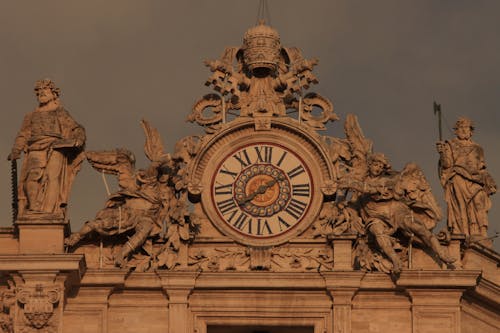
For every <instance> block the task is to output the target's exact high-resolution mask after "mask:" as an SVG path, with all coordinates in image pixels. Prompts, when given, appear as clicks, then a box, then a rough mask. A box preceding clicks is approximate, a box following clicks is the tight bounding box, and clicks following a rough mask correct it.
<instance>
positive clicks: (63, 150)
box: [8, 79, 85, 219]
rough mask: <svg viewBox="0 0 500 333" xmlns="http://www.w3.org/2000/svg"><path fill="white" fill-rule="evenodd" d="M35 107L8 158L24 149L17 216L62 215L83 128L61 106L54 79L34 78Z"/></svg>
mask: <svg viewBox="0 0 500 333" xmlns="http://www.w3.org/2000/svg"><path fill="white" fill-rule="evenodd" d="M35 93H36V96H37V98H38V107H37V108H36V109H35V111H33V112H31V113H28V114H27V115H26V116H25V117H24V121H23V124H22V127H21V129H20V130H19V133H18V134H17V137H16V139H15V143H14V146H13V147H12V152H11V153H10V155H9V157H8V159H9V160H16V159H19V158H20V156H21V153H22V152H24V154H25V157H24V160H23V163H22V167H21V175H20V181H19V190H18V200H19V201H18V204H19V216H28V215H30V216H35V217H41V215H43V216H45V217H48V216H50V217H51V218H58V219H59V218H64V217H65V211H66V210H65V208H66V206H67V204H68V197H69V193H70V189H71V184H72V182H73V179H74V178H75V175H76V174H77V172H78V171H79V169H80V165H81V162H82V161H83V156H84V154H83V148H84V144H85V130H84V128H83V127H82V126H80V125H79V124H78V123H77V122H76V121H75V120H73V118H72V117H71V116H70V114H69V113H68V112H67V111H66V110H65V109H64V108H63V106H62V105H61V102H60V100H59V95H60V90H59V89H58V88H56V86H55V85H54V82H52V81H51V80H48V79H45V80H41V81H37V82H36V84H35Z"/></svg>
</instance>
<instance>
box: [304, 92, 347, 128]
mask: <svg viewBox="0 0 500 333" xmlns="http://www.w3.org/2000/svg"><path fill="white" fill-rule="evenodd" d="M314 108H320V109H321V113H320V114H319V115H314V114H313V110H314ZM339 119H340V118H339V117H338V116H337V114H335V112H334V111H333V104H332V102H331V101H330V100H328V98H325V97H323V96H321V95H319V94H316V93H308V94H307V95H306V96H304V106H303V110H302V113H301V120H302V121H303V123H305V124H306V125H308V126H309V127H311V128H314V129H316V130H325V129H326V127H325V124H326V123H328V122H329V121H335V120H339Z"/></svg>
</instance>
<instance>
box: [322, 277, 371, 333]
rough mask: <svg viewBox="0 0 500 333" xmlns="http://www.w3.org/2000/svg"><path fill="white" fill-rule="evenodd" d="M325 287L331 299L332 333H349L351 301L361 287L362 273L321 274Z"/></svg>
mask: <svg viewBox="0 0 500 333" xmlns="http://www.w3.org/2000/svg"><path fill="white" fill-rule="evenodd" d="M322 276H323V278H324V279H325V285H326V289H327V291H328V293H329V294H330V296H331V297H332V304H333V306H332V317H333V318H332V322H333V328H332V332H333V333H351V322H352V318H351V311H352V299H353V297H354V295H355V294H356V292H357V291H358V289H359V288H360V286H361V279H362V278H363V276H364V273H363V272H359V271H356V272H354V271H352V272H348V271H345V272H323V273H322Z"/></svg>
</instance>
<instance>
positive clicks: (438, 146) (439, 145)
mask: <svg viewBox="0 0 500 333" xmlns="http://www.w3.org/2000/svg"><path fill="white" fill-rule="evenodd" d="M436 149H437V151H438V153H440V154H441V153H444V151H445V149H446V143H445V142H444V141H438V142H436Z"/></svg>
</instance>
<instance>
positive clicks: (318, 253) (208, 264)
mask: <svg viewBox="0 0 500 333" xmlns="http://www.w3.org/2000/svg"><path fill="white" fill-rule="evenodd" d="M189 266H190V267H193V268H196V269H197V270H202V271H209V272H221V271H239V272H246V271H261V270H265V271H271V272H304V271H306V272H307V271H323V270H332V269H333V254H332V250H331V248H330V249H329V248H326V247H324V246H322V247H312V248H304V247H292V246H280V247H273V248H269V247H248V248H244V247H240V246H233V247H217V248H215V249H213V248H203V249H200V248H197V249H191V250H190V255H189Z"/></svg>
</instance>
